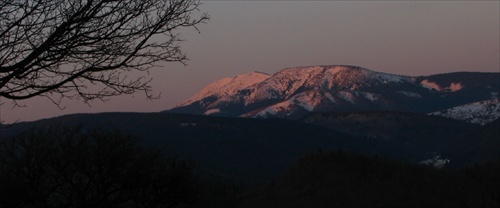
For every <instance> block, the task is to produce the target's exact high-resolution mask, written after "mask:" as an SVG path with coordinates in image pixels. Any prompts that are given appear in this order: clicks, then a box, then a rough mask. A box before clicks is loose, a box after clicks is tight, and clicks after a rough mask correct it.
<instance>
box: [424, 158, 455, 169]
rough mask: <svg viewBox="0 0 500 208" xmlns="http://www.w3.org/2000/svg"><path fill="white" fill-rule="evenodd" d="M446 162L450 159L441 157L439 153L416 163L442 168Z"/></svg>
mask: <svg viewBox="0 0 500 208" xmlns="http://www.w3.org/2000/svg"><path fill="white" fill-rule="evenodd" d="M448 163H450V159H447V158H443V159H441V155H437V156H435V157H433V158H431V159H427V160H423V161H420V162H419V163H418V164H422V165H427V166H433V167H435V168H443V167H444V166H445V165H446V164H448Z"/></svg>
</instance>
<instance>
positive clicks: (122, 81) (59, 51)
mask: <svg viewBox="0 0 500 208" xmlns="http://www.w3.org/2000/svg"><path fill="white" fill-rule="evenodd" d="M199 6H200V2H199V1H198V0H0V97H5V98H7V99H10V100H12V101H14V102H16V100H23V99H28V98H31V97H35V96H46V97H49V98H51V99H52V100H53V101H55V103H56V104H58V103H59V101H60V99H62V98H69V99H79V100H82V101H83V102H88V101H90V100H94V99H98V100H103V99H105V98H107V97H110V96H115V95H120V94H132V93H135V92H140V91H142V92H144V93H145V94H146V95H147V97H148V98H151V97H152V94H151V87H150V81H151V79H150V78H148V77H147V74H146V73H147V72H148V69H151V67H154V66H155V65H156V64H158V63H160V62H180V63H183V64H185V61H186V60H187V58H186V56H185V54H184V53H183V52H182V51H181V50H180V47H179V43H180V42H181V41H182V39H180V36H179V29H181V28H189V27H191V28H195V29H197V28H196V26H197V25H199V24H200V23H204V22H206V21H207V20H208V18H209V17H208V15H207V14H202V13H199ZM132 71H141V72H143V73H142V74H141V75H138V76H134V75H131V73H130V72H132Z"/></svg>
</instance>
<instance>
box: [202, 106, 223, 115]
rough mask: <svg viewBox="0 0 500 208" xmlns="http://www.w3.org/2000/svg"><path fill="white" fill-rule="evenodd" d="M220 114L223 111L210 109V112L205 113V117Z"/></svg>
mask: <svg viewBox="0 0 500 208" xmlns="http://www.w3.org/2000/svg"><path fill="white" fill-rule="evenodd" d="M220 112H221V110H220V109H218V108H216V109H210V110H207V111H205V113H203V115H211V114H215V113H220Z"/></svg>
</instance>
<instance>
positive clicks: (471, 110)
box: [429, 98, 500, 125]
mask: <svg viewBox="0 0 500 208" xmlns="http://www.w3.org/2000/svg"><path fill="white" fill-rule="evenodd" d="M429 115H436V116H442V117H446V118H452V119H457V120H462V121H467V122H470V123H475V124H481V125H485V124H487V123H490V122H492V121H494V120H496V119H498V118H500V100H499V99H498V98H494V99H490V100H484V101H479V102H474V103H468V104H465V105H460V106H456V107H453V108H449V109H445V110H442V111H437V112H433V113H430V114H429Z"/></svg>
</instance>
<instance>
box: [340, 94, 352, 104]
mask: <svg viewBox="0 0 500 208" xmlns="http://www.w3.org/2000/svg"><path fill="white" fill-rule="evenodd" d="M338 95H339V96H340V98H342V99H344V100H346V101H348V102H350V103H354V95H353V94H352V93H351V92H347V91H339V92H338Z"/></svg>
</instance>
